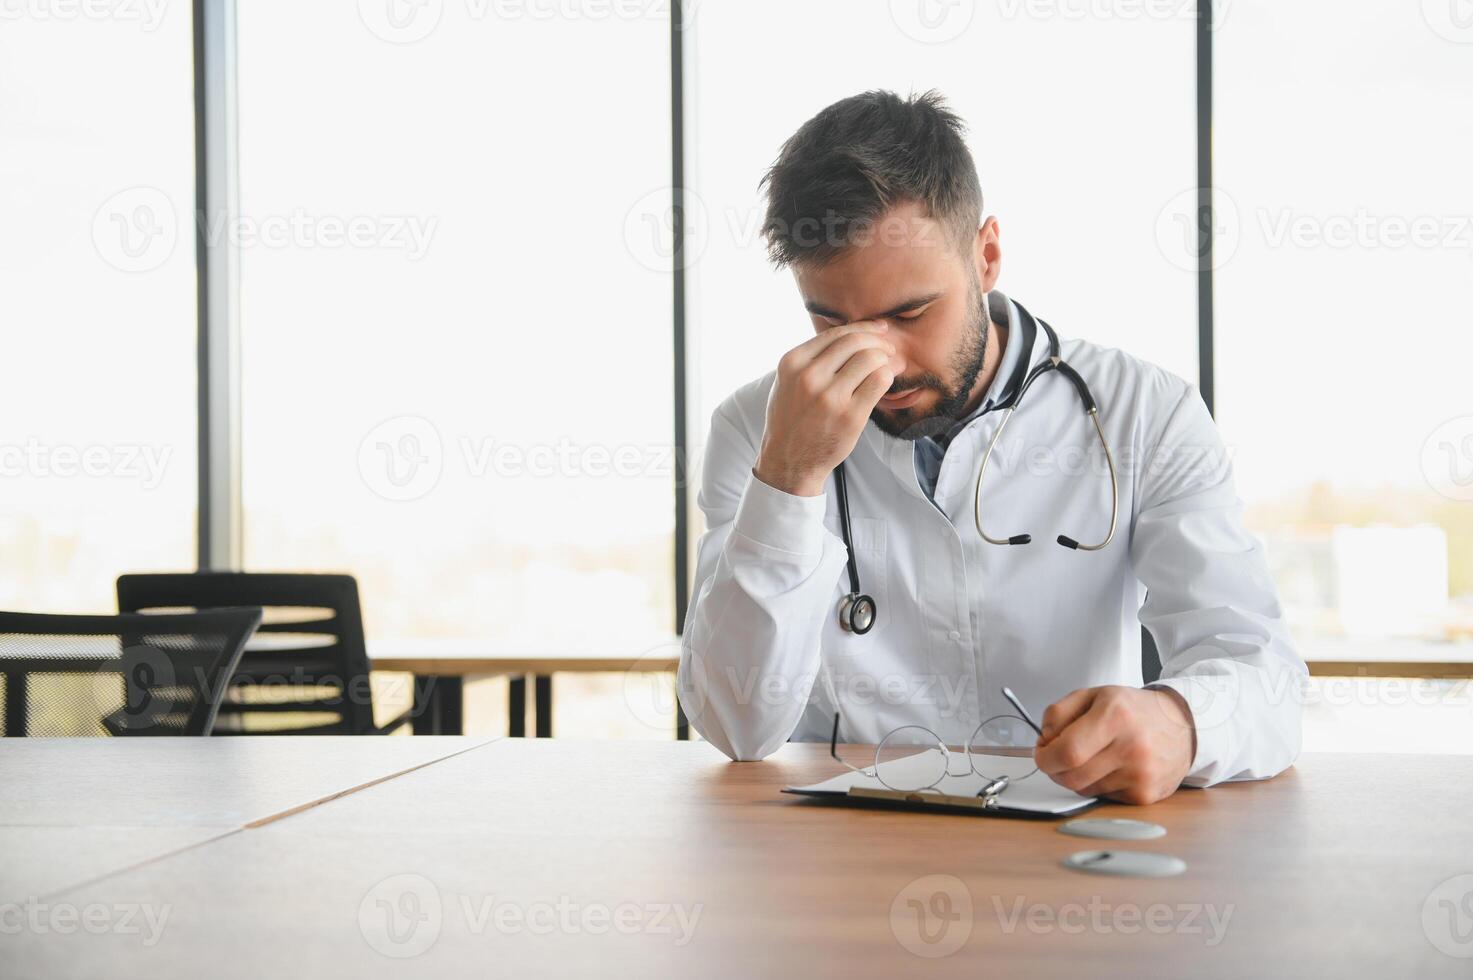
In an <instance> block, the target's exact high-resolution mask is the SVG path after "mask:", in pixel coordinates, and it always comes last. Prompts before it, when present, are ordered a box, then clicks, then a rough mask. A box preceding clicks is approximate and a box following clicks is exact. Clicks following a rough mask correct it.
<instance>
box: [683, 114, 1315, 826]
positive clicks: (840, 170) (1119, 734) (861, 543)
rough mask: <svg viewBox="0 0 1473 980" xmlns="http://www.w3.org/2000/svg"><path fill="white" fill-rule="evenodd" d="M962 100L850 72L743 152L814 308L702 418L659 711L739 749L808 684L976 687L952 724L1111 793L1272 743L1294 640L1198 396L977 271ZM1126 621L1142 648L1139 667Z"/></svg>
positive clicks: (1243, 772)
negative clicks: (774, 359) (682, 613)
mask: <svg viewBox="0 0 1473 980" xmlns="http://www.w3.org/2000/svg"><path fill="white" fill-rule="evenodd" d="M962 131H963V128H962V125H961V123H960V121H959V120H958V119H957V117H956V116H955V115H953V114H952V113H951V112H949V111H948V110H947V109H946V107H945V105H944V103H943V102H942V101H941V99H940V98H939V97H938V96H936V95H935V94H934V93H926V94H925V95H922V96H918V97H914V98H911V99H908V100H902V99H901V98H900V97H898V96H896V95H894V94H893V93H889V92H866V93H864V94H862V95H859V96H854V97H852V98H849V99H845V100H842V101H840V102H838V103H835V104H834V105H832V106H830V107H828V108H827V109H825V110H824V111H823V112H821V113H820V114H819V115H817V116H815V117H814V118H813V119H811V120H809V121H808V122H807V123H805V124H804V125H803V127H801V128H800V129H799V131H798V132H797V133H796V134H795V135H794V136H793V137H792V138H790V139H789V140H788V141H787V142H786V143H785V144H784V146H783V148H782V151H781V153H780V155H779V158H778V160H777V162H776V163H774V164H773V166H772V168H771V169H770V170H769V172H768V174H767V175H766V177H765V178H764V184H765V185H766V187H767V189H768V202H769V203H768V211H767V216H766V221H765V224H764V234H765V236H766V239H767V243H768V249H769V254H770V255H771V257H772V259H773V261H774V262H775V263H776V264H777V265H778V266H779V267H788V268H791V270H792V272H793V274H794V278H795V280H796V282H797V286H798V291H799V294H800V296H801V298H802V301H803V303H804V306H805V308H806V309H807V312H808V315H809V317H810V320H811V323H812V328H813V336H811V337H809V338H808V339H806V340H804V341H803V342H802V343H799V344H797V345H796V346H795V347H794V348H793V349H792V350H790V351H788V352H787V353H786V354H785V355H784V356H783V357H782V359H781V360H780V362H779V363H778V365H777V368H776V370H775V371H773V372H771V373H769V374H767V375H765V376H763V377H761V378H758V379H757V380H755V381H753V382H751V383H750V384H748V385H746V386H744V387H742V388H741V389H739V390H738V391H736V392H735V393H733V394H732V395H731V396H730V397H728V398H727V399H726V400H725V401H724V402H722V404H721V405H720V407H718V408H717V409H716V411H715V413H714V414H713V416H712V419H711V429H710V435H709V439H708V442H707V445H706V452H705V458H704V465H703V471H702V475H701V483H700V495H699V504H700V507H701V509H702V511H703V512H704V514H705V518H706V524H707V530H706V532H705V533H704V534H703V535H702V537H701V539H700V544H699V558H698V564H697V571H696V576H695V583H694V590H693V596H692V601H691V605H690V610H689V613H688V616H687V620H686V623H685V629H684V638H683V647H682V655H681V664H680V675H679V690H680V697H681V702H682V705H683V707H684V709H685V711H686V713H687V716H688V717H689V718H690V721H691V724H692V725H693V726H694V727H695V728H696V730H697V731H699V732H700V733H701V734H702V735H703V736H704V737H705V738H706V739H708V740H710V741H711V742H712V743H713V744H714V745H716V746H717V747H718V748H720V749H721V750H722V751H723V752H725V753H726V754H727V755H729V756H730V757H731V758H733V759H741V760H746V759H760V758H762V757H763V756H766V755H768V754H769V753H771V752H773V751H775V750H776V749H777V748H778V747H779V746H781V745H782V744H783V743H784V742H786V741H788V740H789V739H801V740H827V739H828V738H829V736H830V733H831V732H832V730H833V725H834V719H835V716H836V715H838V716H839V718H840V738H841V740H843V741H848V742H858V743H869V744H874V743H878V742H879V741H881V740H882V739H884V738H885V737H886V736H887V734H889V733H890V732H892V731H893V730H894V729H896V728H899V727H901V726H906V725H920V726H925V727H926V728H929V729H931V730H932V731H934V732H935V733H936V734H937V735H939V736H940V738H941V739H942V740H943V741H945V742H946V743H948V744H951V745H961V744H964V743H966V742H967V741H968V740H969V739H970V738H972V737H973V735H974V732H976V730H977V728H978V726H979V725H982V723H983V722H988V720H989V719H994V720H993V721H991V722H989V723H988V724H987V725H985V726H984V727H983V730H982V732H981V733H980V734H979V736H978V738H977V741H978V742H989V743H993V744H1019V745H1034V744H1035V742H1036V745H1037V747H1036V749H1035V753H1034V754H1035V758H1036V760H1037V763H1038V766H1039V768H1040V769H1041V770H1042V771H1043V772H1045V773H1047V774H1048V775H1049V776H1050V777H1051V778H1052V779H1054V780H1055V781H1057V782H1058V783H1060V784H1062V785H1064V786H1067V787H1069V788H1070V789H1073V790H1076V791H1077V792H1080V793H1083V794H1086V795H1104V796H1109V797H1112V798H1114V799H1118V800H1122V801H1125V802H1132V803H1149V802H1153V801H1155V800H1158V799H1161V798H1163V797H1165V796H1168V795H1170V794H1171V793H1172V792H1174V791H1175V790H1176V789H1177V788H1178V787H1179V786H1181V785H1183V784H1186V785H1193V786H1206V785H1210V784H1213V783H1217V782H1220V781H1223V780H1232V779H1254V778H1263V777H1267V776H1272V775H1274V774H1276V773H1278V772H1280V771H1282V770H1283V769H1285V768H1286V767H1287V766H1289V765H1290V764H1291V763H1292V762H1293V760H1294V758H1295V757H1296V755H1297V754H1298V751H1299V744H1300V703H1301V698H1300V686H1301V683H1302V679H1303V677H1304V676H1305V673H1306V671H1305V667H1304V664H1303V661H1302V660H1301V659H1300V658H1299V656H1298V655H1297V654H1296V653H1295V651H1294V649H1293V646H1292V644H1291V642H1290V639H1289V635H1288V630H1287V627H1286V624H1285V621H1284V616H1283V610H1282V608H1281V607H1280V605H1279V601H1278V598H1277V595H1276V592H1275V589H1274V585H1273V582H1272V581H1271V579H1270V577H1269V575H1268V572H1267V570H1266V568H1265V564H1264V560H1263V554H1262V552H1261V550H1260V547H1259V545H1258V544H1257V543H1256V541H1255V539H1254V538H1253V537H1252V536H1251V535H1249V534H1248V533H1247V532H1246V531H1245V530H1244V528H1243V526H1242V523H1241V517H1240V510H1241V506H1240V502H1239V500H1238V499H1237V497H1236V495H1235V493H1234V490H1233V485H1232V479H1231V467H1230V465H1229V461H1228V457H1227V454H1226V452H1225V449H1224V446H1223V443H1222V440H1221V438H1220V436H1219V434H1218V432H1217V430H1216V427H1215V425H1214V424H1213V421H1212V419H1211V417H1210V416H1209V414H1208V412H1207V409H1206V407H1205V405H1204V404H1203V402H1202V399H1201V397H1200V396H1199V394H1198V393H1197V391H1196V390H1195V389H1194V388H1193V387H1192V386H1191V385H1189V384H1187V383H1186V382H1184V381H1182V380H1181V379H1180V378H1178V377H1176V376H1174V375H1172V374H1170V373H1169V372H1167V371H1165V370H1162V369H1161V368H1158V367H1156V366H1154V365H1152V364H1149V363H1147V362H1146V361H1143V360H1140V359H1139V358H1136V357H1132V356H1131V355H1129V354H1126V353H1124V352H1122V351H1119V350H1114V349H1110V348H1106V347H1100V346H1097V345H1095V344H1091V343H1088V342H1086V341H1084V340H1080V339H1077V338H1073V337H1069V336H1067V330H1066V331H1065V334H1066V335H1065V336H1064V337H1062V339H1061V340H1060V341H1058V350H1057V355H1055V354H1054V352H1053V351H1051V349H1050V341H1051V339H1052V335H1053V331H1052V330H1051V329H1050V328H1048V327H1047V326H1046V325H1045V320H1044V319H1043V318H1041V317H1036V316H1035V315H1034V314H1032V313H1030V312H1029V311H1028V310H1027V309H1025V308H1024V307H1023V306H1022V304H1020V303H1018V302H1015V301H1013V300H1011V299H1009V298H1007V297H1005V296H1004V295H1002V293H1001V292H1000V291H998V290H997V289H996V288H995V287H996V286H997V283H998V279H999V276H1000V273H1001V268H1002V266H1001V259H1002V251H1001V246H1000V239H999V228H998V223H997V221H996V219H995V218H988V219H987V220H986V221H983V220H982V219H981V191H980V186H979V182H978V179H977V174H976V169H975V166H974V164H973V161H972V158H971V155H970V153H969V152H968V150H967V148H966V146H965V143H964V141H963V138H962ZM1024 145H1026V144H1024ZM730 329H737V330H739V329H741V325H740V324H739V323H733V324H731V325H730ZM1053 356H1057V357H1058V358H1059V359H1060V360H1062V361H1063V362H1064V363H1065V364H1067V365H1068V366H1070V367H1072V368H1073V369H1074V371H1075V372H1077V374H1078V375H1079V377H1080V378H1081V379H1082V380H1083V381H1084V383H1085V386H1086V388H1087V391H1088V394H1089V396H1092V398H1093V401H1094V402H1095V404H1096V405H1097V406H1098V414H1097V415H1096V416H1094V417H1091V416H1090V415H1088V414H1086V407H1087V402H1086V401H1085V396H1084V395H1083V394H1082V392H1081V391H1080V390H1079V389H1077V388H1076V386H1075V385H1074V384H1072V383H1071V382H1070V380H1069V378H1068V377H1066V374H1065V372H1063V371H1060V370H1052V371H1046V372H1045V373H1042V374H1040V375H1039V376H1038V377H1036V378H1035V379H1034V380H1033V382H1032V383H1031V384H1027V385H1026V390H1024V389H1025V382H1026V379H1027V378H1028V376H1029V373H1030V372H1031V371H1033V370H1034V369H1035V368H1037V367H1038V366H1039V365H1047V364H1050V363H1052V362H1051V360H1050V358H1051V357H1053ZM1095 419H1098V422H1099V430H1098V431H1097V430H1096V427H1095V425H1094V420H1095ZM1004 421H1006V422H1007V424H1006V428H1005V429H1004V430H1003V432H1002V434H1001V436H1000V438H998V439H997V440H996V445H995V447H994V448H993V452H992V455H991V456H990V457H989V459H988V462H987V468H986V471H985V474H984V479H983V480H982V481H981V485H980V488H979V481H978V474H979V470H980V469H981V467H982V463H983V457H984V455H985V454H986V452H987V447H988V446H989V444H990V443H991V442H992V440H993V437H994V435H995V434H996V433H997V430H998V427H999V426H1000V425H1002V424H1003V422H1004ZM1107 447H1108V449H1107ZM841 463H842V464H843V466H842V474H843V479H844V487H845V490H846V491H847V492H846V493H845V494H844V497H845V498H846V501H847V504H848V512H849V522H848V523H849V528H848V532H849V533H848V537H849V539H850V542H849V544H848V545H846V543H845V537H846V534H845V528H844V522H843V521H842V520H841V514H840V507H839V501H838V499H836V498H837V497H838V496H839V495H838V493H836V490H837V486H836V474H835V470H836V469H837V468H839V467H840V464H841ZM1112 469H1113V477H1112ZM979 526H980V531H979ZM982 531H985V532H986V535H987V537H989V538H991V539H993V540H994V541H1001V542H1006V541H1007V540H1009V539H1011V540H1012V541H1014V542H1015V543H1011V544H1009V543H990V542H989V541H988V540H986V539H984V537H983V535H982V533H980V532H982ZM1112 532H1113V533H1112ZM1061 536H1062V538H1064V539H1065V542H1064V543H1061V541H1060V538H1061ZM1025 537H1026V539H1027V540H1026V543H1024V538H1025ZM1071 541H1072V542H1075V543H1078V544H1080V545H1082V547H1071V546H1068V543H1069V542H1071ZM1102 542H1107V543H1104V544H1103V547H1097V546H1098V545H1100V544H1101V543H1102ZM1089 549H1094V550H1089ZM851 555H852V557H853V560H854V562H853V563H854V570H853V571H854V577H855V578H857V579H858V588H857V589H856V588H855V587H854V584H853V583H852V582H851V575H850V569H849V567H848V565H849V563H848V559H849V558H850V557H851ZM855 594H862V595H865V596H868V597H869V598H870V599H871V600H873V607H874V616H873V623H872V624H870V623H868V622H866V619H867V617H866V615H865V613H866V612H867V610H862V609H855V608H854V606H853V601H852V600H853V597H854V595H855ZM846 611H847V612H849V613H850V614H854V613H858V617H859V622H858V623H855V622H846V621H845V616H844V614H845V612H846ZM1142 624H1144V625H1145V627H1146V628H1147V629H1148V630H1149V631H1150V633H1151V636H1152V638H1153V639H1154V640H1155V643H1156V645H1157V647H1158V650H1159V652H1160V657H1161V675H1160V678H1159V679H1158V680H1157V681H1155V682H1154V683H1152V684H1150V685H1148V686H1145V687H1143V686H1142V683H1143V676H1142V665H1141V638H1140V627H1141V625H1142ZM865 626H869V628H868V629H867V630H866V629H864V627H865ZM1003 686H1008V687H1009V688H1011V689H1012V691H1013V692H1014V693H1015V694H1016V695H1017V696H1018V697H1020V698H1021V699H1022V701H1023V702H1024V704H1025V705H1026V706H1028V707H1030V708H1032V709H1033V711H1034V714H1035V717H1037V713H1038V711H1039V710H1040V709H1045V708H1046V710H1043V711H1042V727H1043V735H1042V737H1041V738H1039V737H1036V736H1035V735H1034V733H1033V732H1032V731H1031V730H1029V729H1027V728H1026V727H1025V726H1023V725H1022V724H1021V723H1019V722H1017V721H1015V720H1012V719H1008V718H997V717H996V716H1001V715H1011V714H1016V712H1015V710H1014V709H1013V708H1012V707H1011V705H1009V704H1008V703H1007V701H1006V700H1005V699H1004V698H1003V697H1002V694H1001V688H1002V687H1003ZM915 735H916V737H917V739H923V738H924V736H923V735H921V734H919V733H915Z"/></svg>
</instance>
